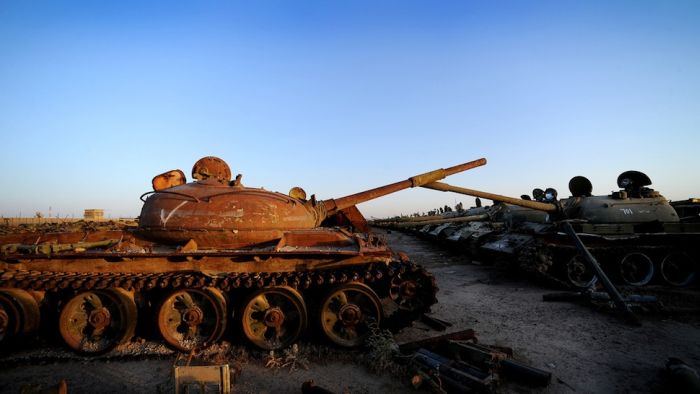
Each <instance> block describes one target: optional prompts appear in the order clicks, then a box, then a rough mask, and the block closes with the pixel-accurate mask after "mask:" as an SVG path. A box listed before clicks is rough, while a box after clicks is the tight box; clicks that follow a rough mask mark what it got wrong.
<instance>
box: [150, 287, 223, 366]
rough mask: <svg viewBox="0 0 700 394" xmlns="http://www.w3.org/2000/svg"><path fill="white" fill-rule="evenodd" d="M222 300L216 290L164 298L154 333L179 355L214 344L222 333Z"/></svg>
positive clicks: (181, 293) (187, 291) (193, 290)
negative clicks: (156, 331)
mask: <svg viewBox="0 0 700 394" xmlns="http://www.w3.org/2000/svg"><path fill="white" fill-rule="evenodd" d="M226 310H227V309H226V298H224V295H223V294H222V293H221V291H219V290H218V289H214V288H205V289H202V290H200V289H185V290H178V291H175V292H173V293H171V294H170V295H168V296H167V297H166V298H165V299H164V300H163V302H162V303H161V305H160V309H159V311H158V329H159V331H160V333H161V335H162V336H163V339H165V342H167V343H168V344H169V345H170V346H172V347H174V348H176V349H178V350H181V351H183V352H187V351H190V350H192V349H195V348H201V347H204V346H207V345H210V344H212V343H214V342H216V341H217V340H218V339H219V338H221V335H222V334H223V333H224V331H225V330H226Z"/></svg>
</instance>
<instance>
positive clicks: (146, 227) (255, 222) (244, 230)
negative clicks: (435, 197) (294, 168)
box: [139, 157, 486, 248]
mask: <svg viewBox="0 0 700 394" xmlns="http://www.w3.org/2000/svg"><path fill="white" fill-rule="evenodd" d="M485 163H486V160H485V159H479V160H474V161H471V162H468V163H464V164H460V165H457V166H453V167H449V168H446V169H438V170H435V171H431V172H428V173H425V174H421V175H416V176H413V177H410V178H408V179H406V180H403V181H399V182H396V183H392V184H389V185H385V186H381V187H377V188H374V189H370V190H366V191H363V192H360V193H356V194H352V195H349V196H345V197H341V198H336V199H327V200H316V198H315V196H313V195H312V196H311V197H310V198H309V199H306V193H305V192H304V191H303V190H302V189H301V188H298V187H295V188H293V189H292V190H291V191H290V193H289V194H282V193H278V192H271V191H267V190H264V189H262V188H251V187H245V186H243V185H242V183H241V176H240V175H239V176H238V177H237V178H236V180H234V181H231V179H230V178H231V171H230V169H229V167H228V165H226V163H225V162H224V161H223V160H221V159H218V158H215V157H205V158H203V159H200V160H199V161H198V162H197V163H196V164H195V165H194V167H193V169H192V177H193V178H194V179H195V181H194V182H190V183H185V182H184V177H183V176H181V174H182V172H181V171H179V170H174V171H169V172H167V173H164V174H161V175H158V176H156V177H155V178H154V180H153V186H154V191H152V192H149V193H146V194H150V196H148V198H147V199H145V201H144V205H143V208H142V210H141V216H140V219H139V232H140V234H141V235H142V236H143V237H144V238H147V239H150V240H152V241H156V242H161V243H166V244H184V243H186V242H189V241H190V240H194V242H196V244H197V245H198V246H199V247H200V248H207V247H228V248H240V247H249V246H254V245H261V244H265V243H270V242H275V243H276V242H277V241H279V240H280V239H281V238H282V236H283V234H284V233H285V232H288V231H294V230H311V229H314V228H317V227H319V226H321V225H322V223H324V221H325V220H327V219H329V218H332V217H333V216H334V215H343V216H344V217H345V219H347V221H349V222H350V223H351V224H355V226H356V227H363V222H364V218H363V217H362V215H361V214H360V213H359V211H357V210H356V209H355V208H354V207H355V205H356V204H359V203H362V202H365V201H369V200H372V199H375V198H379V197H381V196H384V195H387V194H390V193H395V192H397V191H400V190H403V189H406V188H409V187H417V186H423V185H426V184H429V183H431V182H435V181H437V180H440V179H443V178H445V177H447V176H449V175H453V174H456V173H459V172H462V171H466V170H468V169H471V168H474V167H478V166H481V165H484V164H485ZM173 180H174V182H173ZM146 194H145V195H144V196H142V199H143V197H145V196H146Z"/></svg>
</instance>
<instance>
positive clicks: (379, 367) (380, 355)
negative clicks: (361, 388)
mask: <svg viewBox="0 0 700 394" xmlns="http://www.w3.org/2000/svg"><path fill="white" fill-rule="evenodd" d="M369 328H370V331H371V333H370V335H369V337H368V338H367V341H366V342H365V346H366V347H367V350H368V351H367V353H366V356H365V357H366V358H367V361H368V363H367V365H368V366H369V369H370V370H371V371H373V372H384V371H386V370H388V369H393V368H394V367H395V364H394V357H395V356H396V355H398V353H399V345H398V344H396V341H394V336H393V335H392V334H391V332H390V331H389V330H386V329H384V330H383V329H381V328H379V325H377V323H374V322H373V323H370V324H369Z"/></svg>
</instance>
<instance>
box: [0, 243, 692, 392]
mask: <svg viewBox="0 0 700 394" xmlns="http://www.w3.org/2000/svg"><path fill="white" fill-rule="evenodd" d="M386 236H387V238H388V241H389V243H390V244H391V245H392V248H394V249H395V250H402V251H405V252H406V253H407V254H408V255H409V256H410V257H411V258H412V259H413V260H414V261H416V262H418V263H420V264H422V265H424V266H426V267H427V268H428V269H429V270H430V271H431V272H433V273H434V275H435V276H436V278H437V283H438V286H439V287H440V292H439V293H438V299H439V303H438V304H437V305H435V306H434V307H433V312H434V313H433V316H435V317H438V318H440V319H443V320H446V321H449V322H452V323H453V326H452V327H450V329H449V331H448V332H452V331H459V330H463V329H466V328H472V329H474V330H476V332H477V334H478V338H479V341H480V342H481V343H485V344H495V345H500V346H507V347H511V348H513V350H514V352H515V355H516V358H518V359H520V360H521V361H525V362H527V363H529V364H531V365H532V366H534V367H537V368H541V369H545V370H549V371H551V372H552V373H553V379H552V383H551V384H550V385H549V386H548V387H546V388H539V389H533V388H529V387H526V386H520V385H517V384H514V383H508V382H504V383H503V384H502V385H501V386H500V387H499V389H498V391H499V392H502V393H525V392H539V393H573V392H576V393H612V392H616V393H640V392H641V393H643V392H652V393H661V392H664V391H665V390H664V386H663V380H662V378H661V375H660V372H661V370H662V369H663V366H664V362H665V360H666V359H667V358H668V357H671V356H673V357H679V358H681V359H683V360H684V361H686V362H687V363H688V364H690V365H691V366H693V367H695V368H698V367H700V319H698V316H687V317H682V318H681V317H676V318H674V319H664V318H660V317H658V316H644V317H643V324H642V326H641V327H633V326H629V325H627V324H625V323H624V322H623V321H622V320H621V319H619V318H618V317H617V316H615V315H613V314H610V313H601V312H600V311H596V310H594V309H593V308H590V307H587V306H583V305H578V304H572V303H544V302H542V295H543V294H546V293H551V292H554V291H556V290H554V289H551V288H545V287H541V286H539V285H535V284H532V283H531V282H529V281H528V280H525V279H521V278H519V277H518V276H517V275H512V274H506V273H504V272H503V271H502V270H499V269H497V268H495V267H491V266H482V265H474V264H469V263H468V261H467V259H466V258H464V257H463V256H459V255H455V254H452V253H450V252H448V251H445V250H443V249H440V248H438V247H436V246H434V245H431V244H429V243H427V242H426V241H423V240H420V239H417V238H415V237H413V236H411V235H406V234H401V233H397V232H393V233H391V234H387V235H386ZM438 334H440V333H438V332H436V331H433V330H430V329H429V328H428V327H427V326H424V325H423V324H421V323H416V324H414V327H411V328H408V329H405V330H403V331H402V332H400V333H399V334H398V335H396V336H395V339H396V341H397V342H399V343H402V342H406V341H410V340H414V339H419V338H424V337H429V336H434V335H438ZM228 339H229V340H232V341H233V342H234V343H240V342H242V341H236V340H234V339H232V338H228ZM300 348H301V352H300V355H302V356H303V357H302V358H300V361H304V359H305V360H306V361H308V362H307V364H308V365H307V367H308V368H307V369H305V368H303V367H304V366H303V365H300V367H299V368H296V369H295V370H294V371H290V370H289V368H280V369H274V370H270V369H266V368H265V359H264V357H265V354H263V353H261V352H256V351H247V352H246V354H247V357H245V355H244V356H240V357H238V358H236V360H238V361H241V362H242V369H241V373H240V376H239V377H238V379H237V381H236V383H235V385H234V392H237V393H299V392H300V387H301V384H302V382H304V381H306V380H309V379H313V380H314V381H315V382H316V384H317V385H319V386H322V387H324V388H327V389H329V390H332V391H334V392H337V393H342V392H349V393H403V392H407V391H412V390H413V389H412V388H411V387H410V386H409V384H408V381H407V379H406V377H405V376H401V375H397V374H396V373H389V372H385V373H382V374H377V373H373V372H370V371H369V370H368V369H367V367H366V365H364V364H365V362H364V360H365V359H364V358H363V354H362V352H346V351H340V350H335V349H328V348H327V347H325V346H322V345H318V343H317V341H314V340H313V338H312V339H310V340H307V342H304V343H302V344H301V346H300ZM235 349H236V352H240V351H245V350H242V349H243V348H240V347H238V348H235ZM228 354H231V353H228ZM175 359H176V356H175V354H174V353H173V352H172V351H170V350H168V349H167V348H165V347H164V346H163V345H160V344H157V343H151V342H146V343H144V344H138V343H132V344H128V345H125V346H122V347H120V348H118V349H116V350H114V351H113V352H112V353H110V354H108V355H105V356H100V357H98V358H84V357H80V356H77V355H75V354H73V353H71V352H69V351H66V350H64V349H62V348H58V347H50V348H45V347H43V346H42V347H39V346H37V347H36V348H34V349H27V350H23V351H15V352H13V353H11V354H9V355H4V356H0V393H17V392H19V391H20V388H21V387H22V386H23V385H27V384H41V385H43V386H44V387H46V386H48V385H50V384H55V383H56V382H58V380H59V379H61V378H63V379H66V380H67V382H68V387H69V392H71V393H94V392H115V393H116V392H120V393H122V392H135V393H158V392H173V391H174V387H173V383H172V379H171V376H172V366H173V364H174V363H175V361H176V360H175Z"/></svg>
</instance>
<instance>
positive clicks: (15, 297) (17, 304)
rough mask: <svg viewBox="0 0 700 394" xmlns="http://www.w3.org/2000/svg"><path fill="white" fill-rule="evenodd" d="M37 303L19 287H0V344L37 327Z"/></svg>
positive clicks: (26, 333) (29, 332)
mask: <svg viewBox="0 0 700 394" xmlns="http://www.w3.org/2000/svg"><path fill="white" fill-rule="evenodd" d="M39 319H40V315H39V305H38V304H37V302H36V300H35V299H34V297H32V296H31V295H30V294H29V293H27V292H26V291H24V290H20V289H0V344H6V343H9V341H11V340H12V338H16V337H20V336H23V335H24V336H26V335H28V334H31V333H32V332H34V331H36V330H37V329H38V328H39Z"/></svg>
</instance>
